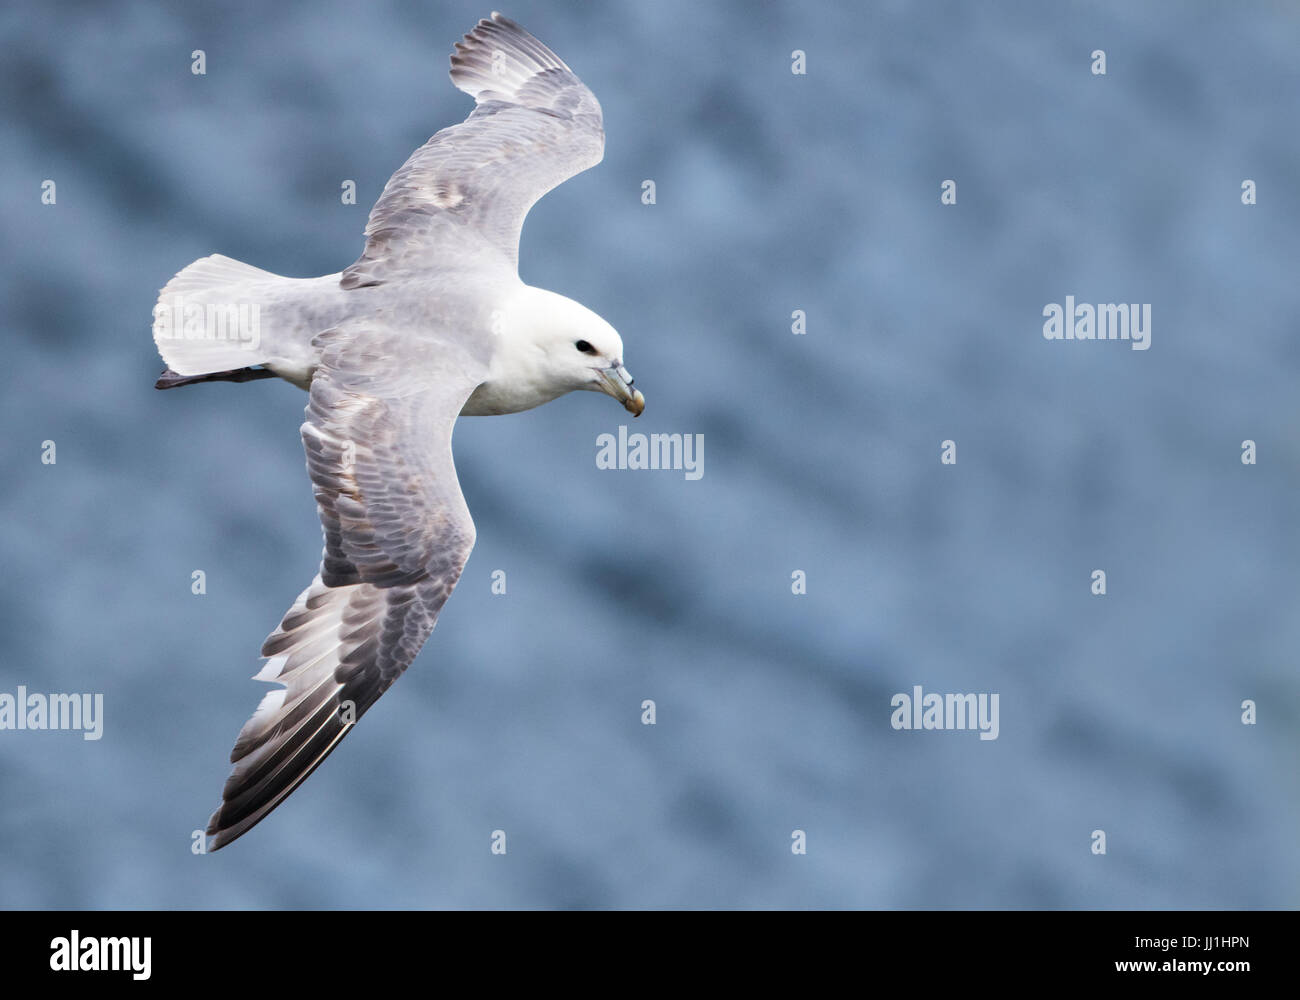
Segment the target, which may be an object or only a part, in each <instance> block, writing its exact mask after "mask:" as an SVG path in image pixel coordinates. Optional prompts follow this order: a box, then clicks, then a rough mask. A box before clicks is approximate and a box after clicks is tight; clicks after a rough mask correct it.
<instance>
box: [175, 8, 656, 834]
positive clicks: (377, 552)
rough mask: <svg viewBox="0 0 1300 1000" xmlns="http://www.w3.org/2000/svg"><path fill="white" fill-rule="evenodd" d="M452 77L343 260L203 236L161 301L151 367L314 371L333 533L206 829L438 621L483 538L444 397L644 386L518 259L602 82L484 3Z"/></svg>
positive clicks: (472, 400)
mask: <svg viewBox="0 0 1300 1000" xmlns="http://www.w3.org/2000/svg"><path fill="white" fill-rule="evenodd" d="M451 80H452V83H454V84H455V85H456V86H457V87H458V88H459V89H460V90H463V91H464V92H465V93H467V94H469V95H470V96H471V97H473V98H474V102H475V107H474V110H473V111H472V112H471V113H470V116H469V117H468V118H467V119H465V121H463V122H462V123H460V124H459V125H454V126H452V127H450V128H445V129H443V130H442V131H440V132H438V133H437V134H436V135H434V136H433V138H431V139H430V140H429V141H428V142H427V143H425V144H424V145H423V146H421V147H420V148H419V149H418V150H416V151H415V153H413V154H412V155H411V157H410V159H408V160H407V161H406V163H405V164H403V165H402V167H401V169H399V170H398V171H397V172H396V173H395V174H393V176H392V177H391V178H390V179H389V181H388V183H387V184H386V185H385V186H384V191H383V194H381V195H380V197H379V200H378V201H377V202H376V203H375V206H374V208H373V209H371V212H370V219H369V222H368V224H367V226H366V232H365V236H366V243H365V249H364V251H363V252H362V254H361V257H360V258H359V259H358V260H357V261H356V263H354V264H353V265H352V266H350V267H348V268H347V269H346V270H344V271H342V272H341V273H338V274H330V275H326V276H324V277H321V278H306V279H298V278H285V277H281V276H280V275H277V274H272V273H271V272H269V271H263V270H260V269H258V268H255V267H252V266H250V265H248V264H243V263H240V262H239V261H235V260H232V259H230V258H228V257H223V256H220V255H213V256H211V257H205V258H203V259H201V260H198V261H195V262H194V263H193V264H191V265H190V266H189V267H187V268H185V269H184V270H183V271H181V272H180V273H179V274H177V275H176V276H175V277H174V278H173V279H172V280H171V281H169V282H168V283H167V285H166V287H164V288H163V289H162V291H161V293H160V295H159V298H158V304H157V306H156V307H155V309H154V340H155V343H156V344H157V345H158V351H159V353H160V354H161V355H162V358H163V361H165V362H166V364H167V370H166V371H164V372H163V374H162V376H161V377H160V378H159V379H158V383H157V387H158V388H160V389H169V388H175V387H177V386H182V385H190V384H193V383H197V382H211V381H227V382H244V381H250V380H254V379H262V378H272V377H279V378H282V379H285V380H286V381H288V382H291V383H293V384H294V385H297V386H299V387H300V388H303V389H306V390H307V391H308V403H307V409H306V421H305V422H304V423H303V425H302V428H301V430H302V440H303V445H304V447H305V449H306V453H307V471H308V474H309V475H310V477H311V481H312V487H313V491H314V493H315V495H316V503H317V507H318V509H319V512H320V519H321V525H322V528H323V531H324V536H325V549H324V553H323V555H322V558H321V565H320V570H319V572H318V573H317V574H316V577H315V579H314V580H312V582H311V584H310V585H309V586H308V587H307V589H306V590H304V591H303V592H302V593H301V594H300V595H299V596H298V599H297V600H296V601H295V602H294V604H293V607H291V608H290V609H289V610H288V612H287V613H286V614H285V615H284V618H283V620H282V621H281V622H280V625H279V627H278V628H277V629H276V630H275V631H274V632H272V633H271V635H270V636H269V637H268V638H267V640H266V642H265V643H264V644H263V646H262V656H263V657H264V658H266V663H265V665H264V666H263V668H262V670H261V671H260V672H259V673H258V674H257V675H256V679H257V680H262V681H268V682H278V683H279V684H282V685H284V686H283V687H281V688H277V689H276V690H274V691H271V692H270V693H269V694H267V695H266V697H265V698H263V699H262V702H261V704H260V705H259V706H258V707H257V710H256V712H254V714H253V716H252V718H251V719H249V720H248V722H247V723H246V724H245V725H244V728H243V729H242V730H241V731H240V733H239V737H238V739H237V740H236V742H235V747H234V750H233V751H232V752H231V761H232V763H233V764H234V770H233V771H232V772H231V775H230V777H229V779H228V780H227V781H226V785H225V788H224V790H223V792H222V799H223V801H222V803H221V806H220V807H219V808H218V809H217V811H216V812H215V813H213V815H212V818H211V820H210V821H209V823H208V827H207V833H208V834H209V836H210V840H209V842H208V845H207V846H208V849H209V850H217V849H219V848H221V847H223V846H225V845H226V844H229V843H230V842H231V841H232V840H235V839H236V838H237V837H239V836H241V835H242V834H244V833H246V832H248V830H250V829H251V828H252V827H253V826H255V825H256V824H257V823H259V822H260V821H261V820H262V819H264V818H265V817H266V816H267V814H268V813H270V812H271V810H273V809H274V808H275V807H276V806H278V805H279V804H280V803H281V802H283V801H284V800H285V798H286V797H288V796H289V794H290V793H292V792H293V790H294V789H295V788H297V787H298V786H299V785H300V784H302V782H303V781H304V779H306V778H307V776H308V775H309V774H311V772H312V771H313V770H315V768H316V767H318V766H319V765H320V763H321V762H322V761H323V760H324V759H325V758H326V757H327V756H328V755H329V753H330V752H331V751H332V750H333V749H334V748H335V747H336V746H338V744H339V741H340V740H342V739H343V737H344V736H346V735H347V733H348V731H349V730H350V729H351V727H352V725H353V724H354V723H355V722H356V720H358V719H359V718H361V716H362V715H364V714H365V712H366V710H367V709H368V708H370V706H371V705H373V704H374V703H375V701H376V700H377V699H378V698H379V696H380V695H382V694H383V693H384V692H385V691H386V690H388V688H389V686H390V685H392V683H393V681H395V680H396V679H397V677H398V676H399V675H400V674H401V673H402V671H404V670H405V669H406V668H407V667H408V666H409V665H410V663H411V661H412V660H413V659H415V656H416V654H417V653H418V652H419V651H420V648H421V647H422V646H423V645H424V643H425V640H426V639H428V637H429V634H430V632H432V631H433V627H434V624H435V622H436V621H437V618H438V613H439V612H440V611H441V610H442V606H443V604H444V603H445V602H446V600H447V598H448V596H449V595H450V594H451V592H452V589H453V588H454V587H455V586H456V581H457V579H459V577H460V574H461V570H462V569H463V568H464V566H465V561H466V559H468V558H469V553H470V549H471V548H472V547H473V545H474V522H473V521H472V520H471V518H470V514H469V510H468V509H467V508H466V505H465V500H464V498H463V497H462V495H461V491H460V485H459V483H458V482H457V479H456V468H455V465H454V463H453V461H452V453H451V434H452V426H453V424H455V422H456V417H457V415H458V414H464V415H466V416H483V415H490V414H500V413H515V412H518V411H520V410H527V409H530V408H531V407H534V406H539V405H540V404H542V403H546V402H549V401H550V400H552V399H555V398H556V397H558V396H561V395H563V394H565V393H567V392H570V391H572V390H575V389H590V390H594V391H596V392H604V393H607V394H609V395H610V396H613V397H614V398H615V399H617V400H618V401H619V402H621V403H622V404H623V405H624V406H625V407H626V408H627V409H628V410H629V411H630V412H631V413H632V414H634V415H640V413H641V411H642V410H643V409H644V407H645V399H644V397H643V396H642V395H641V393H640V391H639V390H636V389H633V387H632V377H631V375H629V374H628V372H627V369H626V368H624V366H623V342H622V340H621V338H620V337H619V335H618V333H617V332H616V331H615V330H614V328H613V327H612V326H610V325H609V324H608V323H607V322H605V320H603V319H601V318H600V317H599V316H597V315H596V314H595V313H594V312H592V311H591V310H589V309H587V308H586V307H585V306H582V305H580V304H578V303H577V302H574V301H573V300H571V299H568V298H565V297H564V296H562V295H557V294H555V293H554V292H549V291H545V290H543V289H540V288H533V287H531V286H529V285H526V284H524V283H523V282H522V281H521V280H520V278H519V274H518V256H519V232H520V229H521V228H522V226H523V222H524V217H525V215H527V213H528V210H529V208H531V207H532V205H533V204H534V203H535V202H536V201H537V200H538V199H539V198H541V197H542V195H544V194H545V193H546V192H547V191H550V190H551V189H552V188H554V187H556V186H557V185H559V184H561V183H563V182H564V181H565V180H567V179H568V178H570V177H572V176H574V175H575V174H577V173H580V172H581V171H583V170H586V169H587V168H588V167H592V166H594V165H595V164H597V163H599V162H600V160H601V158H602V156H603V155H604V148H605V133H604V127H603V123H602V118H601V110H600V104H599V103H598V102H597V101H596V98H595V95H593V94H592V92H591V91H590V90H588V89H587V87H586V86H584V85H583V83H582V81H580V80H579V79H578V78H577V76H575V75H574V73H573V72H572V71H571V70H570V69H569V67H568V66H566V65H565V64H564V63H563V62H562V61H561V60H560V59H559V58H558V57H557V56H556V55H555V53H553V52H552V51H551V50H550V49H548V48H547V47H546V46H545V45H543V44H542V43H541V42H539V41H538V40H537V39H536V38H534V37H533V36H532V35H530V34H529V33H528V32H527V31H525V30H524V29H523V28H521V27H520V26H519V25H517V24H515V23H514V22H513V21H511V20H509V19H508V18H505V17H502V16H501V15H500V14H497V13H493V14H492V17H491V19H487V20H482V21H480V22H479V23H478V25H477V26H476V27H475V28H474V30H473V31H471V32H470V33H469V34H468V35H466V36H465V38H464V40H463V41H461V42H458V43H457V44H456V47H455V52H454V53H453V54H452V57H451Z"/></svg>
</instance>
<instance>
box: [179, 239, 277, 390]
mask: <svg viewBox="0 0 1300 1000" xmlns="http://www.w3.org/2000/svg"><path fill="white" fill-rule="evenodd" d="M288 280H290V279H286V278H282V277H280V276H279V275H278V274H272V273H271V272H270V271H263V270H262V269H261V268H256V267H253V266H252V265H251V264H242V263H240V262H239V261H237V260H231V259H230V258H229V257H223V256H221V255H220V254H213V255H212V256H211V257H203V258H201V259H200V260H196V261H195V262H194V263H193V264H191V265H190V266H189V267H187V268H185V269H184V270H183V271H181V272H180V273H179V274H177V275H176V277H174V278H172V280H171V281H169V282H167V284H166V285H165V286H164V287H163V290H162V291H161V292H159V293H158V304H157V305H156V306H154V323H153V339H154V343H155V344H157V345H158V353H159V354H161V355H162V357H163V361H165V362H166V363H167V367H168V368H170V369H171V370H172V371H174V372H177V373H178V374H181V375H206V374H208V373H210V372H221V371H230V370H232V369H236V368H247V367H249V366H251V365H260V364H262V363H264V362H265V361H266V360H267V359H268V357H269V353H268V351H267V350H266V346H265V344H264V342H263V338H262V334H263V330H262V323H263V320H264V319H265V317H264V316H263V315H262V303H263V302H264V301H265V300H267V299H273V298H274V297H275V292H276V291H277V289H276V286H277V285H282V284H283V283H284V282H285V281H288Z"/></svg>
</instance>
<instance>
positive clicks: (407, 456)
mask: <svg viewBox="0 0 1300 1000" xmlns="http://www.w3.org/2000/svg"><path fill="white" fill-rule="evenodd" d="M383 336H387V337H395V336H397V335H396V334H391V333H388V334H384V335H383ZM314 343H315V345H316V346H317V347H318V348H319V349H320V350H321V359H322V360H321V365H320V367H319V368H318V369H317V372H316V375H315V378H314V379H313V381H312V384H311V395H310V400H309V402H308V405H307V420H306V422H305V423H304V424H303V425H302V437H303V444H304V446H305V448H306V452H307V468H308V471H309V473H310V475H311V479H312V485H313V488H314V491H315V494H316V502H317V507H318V509H319V512H320V517H321V525H322V529H323V533H324V536H325V551H324V554H323V556H322V560H321V568H320V572H319V573H318V574H317V576H316V578H315V579H314V580H313V581H312V583H311V585H310V586H309V587H308V588H307V589H306V590H305V591H303V593H302V594H301V595H300V596H299V597H298V600H297V601H296V602H295V603H294V605H293V607H291V608H290V609H289V611H288V612H287V613H286V614H285V616H284V619H283V620H282V621H281V623H280V626H279V628H277V629H276V630H275V631H274V632H272V633H271V635H270V636H269V637H268V638H267V640H266V643H265V644H264V645H263V647H262V655H263V656H264V657H267V658H268V659H267V663H266V665H265V667H264V668H263V669H262V671H261V673H259V674H258V675H257V679H258V680H266V681H276V682H279V683H281V684H283V685H285V687H284V688H281V689H276V690H275V691H272V692H270V693H269V694H268V695H267V696H266V698H264V699H263V701H262V704H261V705H260V706H259V707H258V709H257V711H256V712H255V713H254V715H253V717H252V718H251V719H250V720H249V721H248V723H247V724H245V726H244V728H243V730H242V731H241V732H240V734H239V738H238V740H237V741H236V743H235V748H234V750H233V751H232V752H231V761H232V763H234V765H235V767H234V770H233V771H232V773H231V775H230V777H229V779H228V780H227V781H226V786H225V789H224V790H223V792H222V799H223V801H222V804H221V807H220V808H219V809H218V810H217V811H216V812H215V813H214V814H213V816H212V819H211V820H210V821H209V824H208V830H207V832H208V833H209V834H210V835H212V838H213V839H212V840H211V842H210V844H209V849H210V850H216V849H218V848H220V847H223V846H224V845H226V844H228V843H230V842H231V841H232V840H234V839H236V838H237V837H239V836H240V835H242V834H243V833H245V832H247V831H248V830H250V829H251V828H252V827H253V826H255V825H256V824H257V823H258V822H260V821H261V820H262V819H263V818H265V817H266V815H267V814H268V813H270V812H271V811H272V810H273V809H274V808H275V807H276V806H278V805H279V804H280V803H281V802H282V801H284V799H285V798H286V797H287V796H288V795H289V794H290V793H291V792H292V791H293V790H294V789H295V788H297V787H298V786H299V785H300V784H301V783H302V782H303V781H304V780H305V779H306V778H307V776H308V775H310V774H311V772H312V771H313V770H315V769H316V767H318V766H319V765H320V763H321V762H322V761H323V760H324V759H325V758H326V757H327V756H328V755H329V754H330V752H331V751H332V750H333V749H334V748H335V747H336V746H337V745H338V743H339V741H340V740H342V739H343V737H344V736H346V735H347V733H348V732H349V730H350V729H351V728H352V725H353V723H355V721H356V720H357V719H359V718H360V717H361V716H362V715H363V714H364V713H365V711H366V710H367V709H368V708H370V706H371V705H373V704H374V703H375V701H376V700H378V698H379V696H380V695H382V694H383V693H384V691H386V690H387V689H388V688H389V686H390V685H391V684H392V683H393V681H395V680H396V679H397V677H398V676H399V675H400V674H401V673H402V672H403V671H404V670H405V669H406V668H407V667H408V666H409V665H410V663H411V662H412V660H414V659H415V656H416V654H417V653H418V652H419V651H420V648H421V647H422V646H423V645H424V642H425V640H426V639H427V638H428V637H429V634H430V633H431V632H432V631H433V627H434V624H435V622H436V621H437V618H438V613H439V611H441V610H442V606H443V604H445V603H446V601H447V598H448V597H449V596H450V594H451V592H452V589H453V588H454V587H455V586H456V581H457V580H458V579H459V578H460V573H461V570H462V569H463V568H464V565H465V561H466V560H467V559H468V558H469V553H470V550H471V549H472V548H473V545H474V522H473V521H472V520H471V518H470V515H469V510H468V509H467V508H466V506H465V501H464V498H463V496H462V495H461V492H460V485H459V483H458V482H457V479H456V468H455V465H454V462H453V460H452V453H451V431H452V425H453V424H454V422H455V420H456V416H457V414H458V413H459V412H460V408H461V406H462V405H463V404H464V402H465V400H466V399H467V398H468V397H469V395H470V394H471V393H472V392H473V391H474V388H475V387H476V386H477V384H478V382H479V381H480V380H481V371H480V369H481V367H482V366H481V362H478V361H475V360H474V359H473V358H471V357H470V356H468V354H466V353H464V352H463V351H462V349H460V348H457V347H456V346H454V345H453V344H450V343H436V342H427V341H422V342H418V343H412V342H411V340H410V339H409V337H407V338H405V339H404V347H403V350H402V351H401V352H400V353H396V352H394V351H392V350H386V349H385V348H384V343H383V340H382V339H377V338H376V337H375V336H374V334H373V332H368V333H361V332H358V331H354V330H340V329H336V330H329V331H326V332H325V333H323V334H320V335H319V336H318V337H317V338H316V340H315V341H314ZM399 359H400V360H399Z"/></svg>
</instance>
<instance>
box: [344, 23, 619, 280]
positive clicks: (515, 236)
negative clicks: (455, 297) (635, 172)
mask: <svg viewBox="0 0 1300 1000" xmlns="http://www.w3.org/2000/svg"><path fill="white" fill-rule="evenodd" d="M451 80H452V82H453V83H454V84H455V85H456V86H457V87H458V88H460V89H461V90H463V91H465V93H467V94H469V95H470V96H471V97H473V98H474V101H475V105H476V106H475V108H474V110H473V112H472V113H471V114H470V116H469V117H468V118H466V119H465V121H463V122H462V123H461V124H459V125H454V126H452V127H451V128H445V129H443V130H442V131H441V132H439V133H438V134H437V135H435V136H434V137H433V138H432V139H430V140H429V141H428V142H427V143H425V144H424V145H423V146H421V147H420V148H419V149H417V150H416V151H415V152H414V153H413V154H412V155H411V158H410V159H408V160H407V161H406V163H405V164H403V165H402V167H401V169H400V170H398V171H397V173H395V174H393V176H392V177H391V178H389V181H388V183H387V184H386V185H385V186H384V192H383V194H381V195H380V196H379V200H378V201H377V202H376V203H375V207H374V208H373V209H371V211H370V221H369V222H368V223H367V225H366V248H365V251H364V252H363V253H362V255H361V258H360V259H359V260H358V261H357V262H356V263H355V264H353V265H352V266H351V267H349V268H348V269H347V270H346V271H344V272H343V279H342V285H343V287H344V288H360V287H364V286H367V285H376V284H382V283H383V282H385V281H389V280H393V279H394V278H395V277H404V276H407V275H410V274H412V273H419V272H429V271H446V270H450V269H455V268H457V267H465V266H471V267H475V268H480V269H481V268H482V267H483V266H484V263H483V261H484V259H485V258H489V257H492V256H497V257H499V258H500V261H501V266H502V267H503V268H509V269H510V270H514V269H515V268H516V267H517V266H518V261H519V231H520V229H522V228H523V224H524V216H526V215H527V214H528V210H529V209H530V208H532V206H533V205H534V204H535V203H536V202H537V200H538V199H539V198H541V197H542V195H544V194H546V192H547V191H550V190H551V189H552V188H554V187H556V186H558V185H559V184H561V183H563V182H564V181H566V180H568V179H569V178H570V177H572V176H573V175H574V174H577V173H580V172H582V171H583V170H586V169H587V168H588V167H592V166H595V165H596V164H597V163H599V162H600V160H601V157H602V156H604V152H605V131H604V125H603V122H602V119H601V113H600V104H599V102H597V100H596V97H595V95H594V94H592V92H591V91H590V90H588V89H587V87H586V86H585V85H584V84H583V82H582V81H581V80H579V79H578V78H577V77H576V76H575V75H574V74H573V72H572V71H571V70H570V69H569V67H568V66H566V65H565V64H564V63H563V62H562V61H561V60H560V58H559V57H558V56H556V54H555V53H554V52H552V51H551V50H550V49H548V48H547V47H546V46H545V45H543V44H542V43H541V42H539V41H538V40H537V39H536V38H534V37H533V36H532V35H530V34H529V33H528V32H526V31H525V30H524V29H523V28H521V27H519V25H517V24H515V23H514V22H513V21H511V20H510V19H509V18H506V17H502V16H501V15H500V14H497V13H493V15H492V18H491V20H483V21H480V22H479V23H478V26H477V27H475V28H474V30H473V31H471V32H470V33H469V34H468V35H466V36H465V40H464V41H463V42H457V43H456V51H455V52H454V53H453V54H452V57H451Z"/></svg>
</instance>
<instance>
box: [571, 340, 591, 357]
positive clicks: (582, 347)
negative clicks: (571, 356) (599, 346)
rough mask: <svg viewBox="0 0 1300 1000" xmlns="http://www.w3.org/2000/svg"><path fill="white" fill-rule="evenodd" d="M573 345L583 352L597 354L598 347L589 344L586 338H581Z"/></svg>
mask: <svg viewBox="0 0 1300 1000" xmlns="http://www.w3.org/2000/svg"><path fill="white" fill-rule="evenodd" d="M573 346H574V347H576V348H577V349H578V350H580V351H581V352H582V353H583V354H595V353H596V349H595V348H594V347H592V346H591V345H590V344H588V343H587V342H586V341H585V340H580V341H578V342H577V343H576V344H574V345H573Z"/></svg>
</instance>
